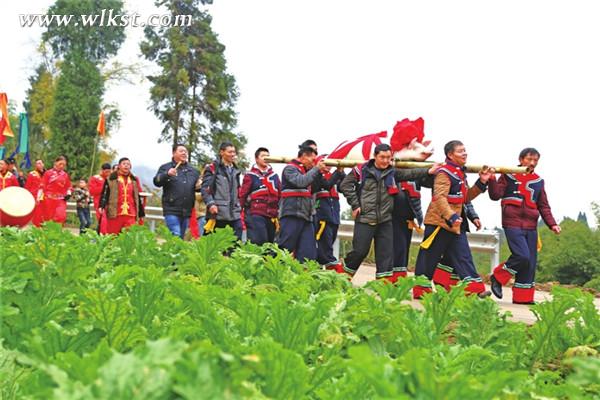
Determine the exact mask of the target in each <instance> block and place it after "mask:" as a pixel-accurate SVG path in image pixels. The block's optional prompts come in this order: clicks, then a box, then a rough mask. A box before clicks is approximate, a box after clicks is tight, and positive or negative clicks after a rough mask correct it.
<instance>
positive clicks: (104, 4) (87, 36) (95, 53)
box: [42, 0, 125, 64]
mask: <svg viewBox="0 0 600 400" xmlns="http://www.w3.org/2000/svg"><path fill="white" fill-rule="evenodd" d="M103 10H105V14H106V13H107V12H108V11H109V10H112V12H113V14H114V15H116V14H122V13H123V1H122V0H77V1H73V0H56V1H55V2H54V4H53V5H52V6H50V8H48V12H47V14H48V15H73V16H75V17H76V18H78V17H79V16H80V15H87V16H93V17H95V19H94V24H93V26H86V25H85V24H83V23H82V22H83V21H79V20H78V21H77V22H78V23H77V24H75V23H70V24H66V25H63V24H49V25H48V29H47V30H46V32H44V34H43V35H42V39H43V40H44V41H45V42H47V43H48V44H49V45H50V47H51V48H52V51H53V52H54V54H55V55H57V56H58V57H64V56H65V55H66V54H69V53H77V54H79V55H80V56H81V58H84V59H86V60H88V61H90V62H92V63H96V64H97V63H102V62H104V61H105V60H106V59H107V58H108V57H110V56H112V55H115V54H117V51H118V50H119V47H120V46H121V44H122V43H123V41H124V40H125V27H124V26H100V22H101V21H100V18H101V16H102V11H103ZM104 25H106V24H104Z"/></svg>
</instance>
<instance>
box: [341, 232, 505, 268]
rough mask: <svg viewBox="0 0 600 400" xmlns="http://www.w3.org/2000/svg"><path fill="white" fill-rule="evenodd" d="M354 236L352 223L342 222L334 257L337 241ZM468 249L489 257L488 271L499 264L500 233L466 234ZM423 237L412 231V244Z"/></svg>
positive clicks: (419, 241) (417, 242)
mask: <svg viewBox="0 0 600 400" xmlns="http://www.w3.org/2000/svg"><path fill="white" fill-rule="evenodd" d="M353 234H354V221H342V222H341V223H340V228H339V230H338V239H337V240H336V243H335V244H334V252H335V256H336V257H339V248H340V246H339V240H340V239H342V240H352V236H353ZM467 239H468V240H469V247H470V248H471V250H472V251H474V252H480V253H488V254H489V255H490V271H491V270H492V269H493V268H494V267H495V266H496V265H498V264H499V263H500V233H499V232H497V231H491V230H487V229H484V230H482V231H480V232H467ZM422 241H423V235H422V234H420V233H417V232H415V231H413V235H412V240H411V243H412V244H420V243H421V242H422Z"/></svg>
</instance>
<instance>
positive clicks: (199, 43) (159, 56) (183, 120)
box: [140, 0, 246, 163]
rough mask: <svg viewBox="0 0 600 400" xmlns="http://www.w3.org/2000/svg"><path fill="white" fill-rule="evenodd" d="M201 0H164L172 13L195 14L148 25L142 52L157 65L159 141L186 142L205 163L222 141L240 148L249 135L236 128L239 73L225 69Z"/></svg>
mask: <svg viewBox="0 0 600 400" xmlns="http://www.w3.org/2000/svg"><path fill="white" fill-rule="evenodd" d="M201 3H202V4H204V3H206V2H202V1H200V0H162V1H157V2H156V3H155V4H156V5H157V6H166V7H167V9H168V11H169V12H170V13H171V15H172V16H176V15H191V16H192V19H191V24H190V25H189V26H181V27H175V26H174V27H159V28H151V27H147V28H146V29H145V31H144V33H145V38H146V40H145V41H144V42H142V44H141V46H140V48H141V51H142V54H143V55H144V56H145V57H146V58H147V59H148V60H150V61H153V62H155V63H156V64H157V65H158V66H159V68H160V73H159V74H158V75H153V76H149V77H148V79H149V80H150V81H151V82H152V84H153V85H152V88H151V90H150V97H151V102H152V106H151V109H152V110H153V111H154V114H155V115H156V116H157V117H158V118H159V119H160V120H161V121H162V122H163V130H162V132H161V137H160V139H159V141H167V142H171V143H173V144H175V143H184V144H186V145H187V146H188V147H189V148H190V150H191V158H192V159H193V160H194V161H196V162H198V163H204V162H207V161H208V160H210V159H212V158H213V157H214V154H215V153H216V152H217V149H218V146H219V144H220V143H221V142H223V141H230V142H232V143H233V144H234V145H235V146H236V147H237V148H238V149H241V148H243V147H244V145H245V144H246V138H245V137H244V136H243V135H241V134H237V133H235V132H234V131H233V129H234V127H235V125H236V123H237V120H236V114H235V111H234V106H235V102H236V100H237V97H238V91H237V87H236V84H235V78H234V77H233V76H232V75H230V74H228V73H227V63H226V60H225V55H224V51H225V46H223V44H221V43H220V42H219V39H218V37H217V35H216V33H215V32H214V31H213V30H212V27H211V22H212V18H211V16H210V15H209V14H208V13H207V12H206V11H202V10H201V9H200V8H199V7H200V5H201Z"/></svg>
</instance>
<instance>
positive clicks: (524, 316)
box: [352, 264, 600, 325]
mask: <svg viewBox="0 0 600 400" xmlns="http://www.w3.org/2000/svg"><path fill="white" fill-rule="evenodd" d="M374 279H375V266H373V265H365V264H363V265H361V266H360V268H359V269H358V271H357V272H356V274H355V275H354V278H352V284H353V285H354V286H362V285H364V284H365V283H367V282H369V281H372V280H374ZM488 290H489V287H488ZM503 293H504V297H503V298H502V299H501V300H500V299H497V298H496V297H495V296H494V295H492V296H491V298H492V299H493V300H494V301H495V302H496V303H498V305H499V306H500V309H501V310H502V311H504V312H510V313H511V316H510V317H509V319H510V320H512V321H517V322H524V323H526V324H528V325H531V324H533V323H534V322H536V321H537V319H536V317H535V315H534V314H533V312H531V310H530V309H529V306H527V305H522V304H513V303H512V290H510V289H508V288H504V292H503ZM534 298H535V301H536V302H540V301H546V300H550V299H552V295H551V294H550V293H548V292H542V291H537V290H536V292H535V297H534ZM594 302H595V303H596V308H597V309H598V310H600V299H595V300H594ZM410 303H411V305H413V306H414V307H415V308H418V309H422V308H423V306H422V305H421V303H420V302H419V301H418V300H411V302H410Z"/></svg>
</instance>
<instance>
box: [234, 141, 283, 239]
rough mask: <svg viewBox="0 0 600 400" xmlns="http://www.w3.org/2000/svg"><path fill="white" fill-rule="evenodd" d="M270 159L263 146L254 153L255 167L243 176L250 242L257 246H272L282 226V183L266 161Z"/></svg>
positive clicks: (244, 206)
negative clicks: (280, 215) (280, 205)
mask: <svg viewBox="0 0 600 400" xmlns="http://www.w3.org/2000/svg"><path fill="white" fill-rule="evenodd" d="M268 156H269V150H268V149H266V148H264V147H259V148H258V149H257V150H256V151H255V152H254V159H255V161H256V164H255V165H254V166H252V169H251V170H250V171H248V172H247V173H246V175H244V179H243V181H242V186H241V187H240V191H239V198H240V204H241V205H242V208H243V209H244V220H245V222H246V228H247V232H248V240H249V241H251V242H252V243H255V244H258V245H262V244H263V243H267V242H270V243H273V242H274V241H275V232H276V231H277V226H278V225H279V221H278V219H277V214H278V213H279V196H280V194H281V181H280V180H279V176H278V175H277V174H276V173H275V172H273V169H272V168H271V166H270V165H269V164H267V162H266V161H265V157H268Z"/></svg>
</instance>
